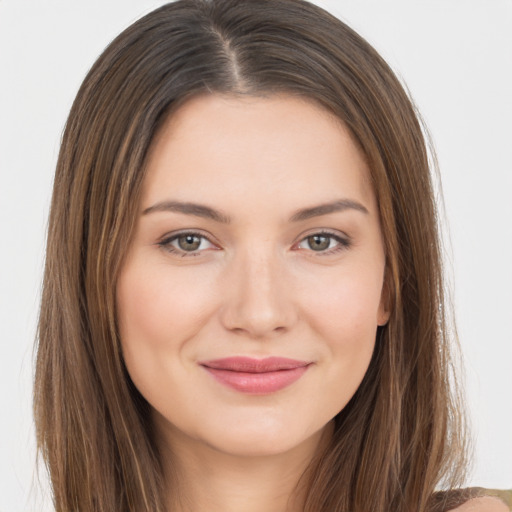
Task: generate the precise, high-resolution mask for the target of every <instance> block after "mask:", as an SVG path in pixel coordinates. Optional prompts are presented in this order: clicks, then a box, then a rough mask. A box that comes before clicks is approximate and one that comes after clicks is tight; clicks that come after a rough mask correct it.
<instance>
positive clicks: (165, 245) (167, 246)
mask: <svg viewBox="0 0 512 512" xmlns="http://www.w3.org/2000/svg"><path fill="white" fill-rule="evenodd" d="M182 236H192V237H197V238H200V239H202V240H207V241H208V242H209V243H210V244H212V245H215V244H214V243H213V242H212V241H211V240H210V238H208V237H207V236H206V235H204V234H203V233H200V232H197V231H182V232H180V233H175V234H173V235H171V236H168V237H165V238H164V239H162V240H161V241H160V242H158V243H157V245H158V246H159V247H161V248H162V249H164V250H165V251H167V252H169V253H171V254H175V255H177V256H181V257H182V258H187V257H195V256H200V255H201V253H202V250H199V251H197V250H196V251H184V250H182V249H178V248H176V247H174V246H173V245H172V242H174V241H175V240H178V238H180V237H182ZM314 236H320V237H325V238H330V239H332V240H335V241H336V242H337V245H336V246H335V247H333V248H330V249H328V250H325V251H314V250H313V249H309V252H312V253H317V254H316V255H317V256H330V255H332V254H336V253H338V252H340V251H344V250H347V249H349V248H350V247H351V246H352V241H351V240H350V238H349V237H346V236H345V237H343V236H340V235H339V234H336V233H332V232H330V231H325V230H323V231H315V232H313V233H310V234H308V235H306V236H304V237H302V238H301V239H300V241H299V242H298V243H297V244H295V246H298V245H300V244H302V243H303V242H305V241H306V240H307V239H308V238H311V237H314ZM203 250H204V249H203ZM305 250H308V249H305Z"/></svg>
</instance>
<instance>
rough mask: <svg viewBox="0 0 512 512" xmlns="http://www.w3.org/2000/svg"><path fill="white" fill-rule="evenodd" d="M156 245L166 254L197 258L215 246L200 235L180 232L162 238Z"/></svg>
mask: <svg viewBox="0 0 512 512" xmlns="http://www.w3.org/2000/svg"><path fill="white" fill-rule="evenodd" d="M158 245H159V246H160V247H161V248H162V249H165V250H166V251H167V252H170V253H174V254H176V255H180V256H199V255H200V254H202V252H203V251H205V250H208V249H215V248H216V246H215V244H213V243H212V242H210V240H209V239H208V238H207V237H206V236H205V235H202V234H200V233H194V232H185V233H184V232H182V233H178V234H176V235H172V236H169V237H168V238H164V239H163V240H162V241H161V242H159V243H158Z"/></svg>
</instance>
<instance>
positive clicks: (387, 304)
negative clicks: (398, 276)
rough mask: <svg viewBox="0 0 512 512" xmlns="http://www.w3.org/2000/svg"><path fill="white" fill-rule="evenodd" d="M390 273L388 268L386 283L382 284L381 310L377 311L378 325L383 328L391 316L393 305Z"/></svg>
mask: <svg viewBox="0 0 512 512" xmlns="http://www.w3.org/2000/svg"><path fill="white" fill-rule="evenodd" d="M389 275H390V272H389V269H388V268H387V266H386V271H385V273H384V282H383V283H382V291H381V294H380V303H379V309H378V311H377V325H378V326H379V327H382V326H384V325H386V324H387V323H388V321H389V317H390V316H391V304H392V295H393V293H392V291H391V290H392V286H391V284H390V278H389Z"/></svg>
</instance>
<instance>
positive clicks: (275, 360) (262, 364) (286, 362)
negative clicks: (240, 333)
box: [199, 356, 310, 373]
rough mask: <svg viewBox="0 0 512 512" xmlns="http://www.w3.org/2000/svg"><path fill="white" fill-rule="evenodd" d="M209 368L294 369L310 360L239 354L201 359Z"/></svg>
mask: <svg viewBox="0 0 512 512" xmlns="http://www.w3.org/2000/svg"><path fill="white" fill-rule="evenodd" d="M199 364H200V365H202V366H206V367H207V368H212V369H214V370H229V371H232V372H246V373H266V372H275V371H279V370H292V369H294V368H302V367H304V366H308V365H309V364H310V363H309V362H308V361H299V360H297V359H289V358H287V357H266V358H264V359H255V358H252V357H245V356H238V357H225V358H223V359H212V360H210V361H201V362H200V363H199Z"/></svg>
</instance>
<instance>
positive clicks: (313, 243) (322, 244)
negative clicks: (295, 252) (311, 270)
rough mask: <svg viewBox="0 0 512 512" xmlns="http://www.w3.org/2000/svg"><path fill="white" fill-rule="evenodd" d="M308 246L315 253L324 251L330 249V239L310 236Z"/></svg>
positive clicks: (321, 236)
mask: <svg viewBox="0 0 512 512" xmlns="http://www.w3.org/2000/svg"><path fill="white" fill-rule="evenodd" d="M308 244H309V247H311V249H313V250H314V251H323V250H325V249H328V248H329V237H328V236H323V235H313V236H309V237H308Z"/></svg>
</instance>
